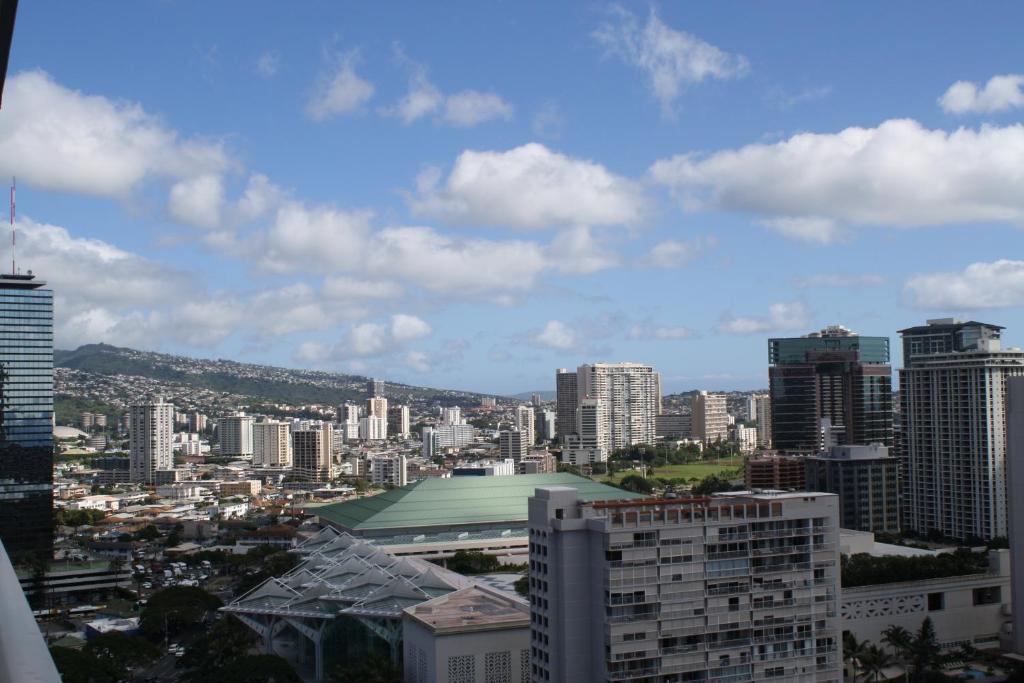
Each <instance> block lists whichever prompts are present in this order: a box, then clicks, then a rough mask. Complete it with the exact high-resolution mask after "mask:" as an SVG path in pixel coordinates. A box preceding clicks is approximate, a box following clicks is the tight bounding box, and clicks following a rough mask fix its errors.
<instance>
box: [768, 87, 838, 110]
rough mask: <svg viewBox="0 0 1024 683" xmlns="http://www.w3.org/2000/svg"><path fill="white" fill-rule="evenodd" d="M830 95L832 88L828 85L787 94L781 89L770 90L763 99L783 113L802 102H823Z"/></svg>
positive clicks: (787, 92)
mask: <svg viewBox="0 0 1024 683" xmlns="http://www.w3.org/2000/svg"><path fill="white" fill-rule="evenodd" d="M831 94H832V86H830V85H821V86H817V87H811V88H804V89H803V90H798V91H796V92H789V91H787V90H784V89H783V88H771V89H770V90H769V91H768V93H767V94H766V95H765V99H766V100H767V101H768V104H769V105H771V106H772V107H775V108H776V109H781V110H784V111H785V110H787V109H792V108H793V107H795V106H797V105H798V104H803V103H804V102H813V101H815V100H823V99H825V98H826V97H828V96H829V95H831Z"/></svg>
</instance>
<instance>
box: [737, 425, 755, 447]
mask: <svg viewBox="0 0 1024 683" xmlns="http://www.w3.org/2000/svg"><path fill="white" fill-rule="evenodd" d="M733 429H735V435H736V444H737V445H738V446H739V447H740V452H741V453H753V452H754V451H755V450H756V449H757V428H756V427H744V426H743V425H736V426H735V427H734V428H733Z"/></svg>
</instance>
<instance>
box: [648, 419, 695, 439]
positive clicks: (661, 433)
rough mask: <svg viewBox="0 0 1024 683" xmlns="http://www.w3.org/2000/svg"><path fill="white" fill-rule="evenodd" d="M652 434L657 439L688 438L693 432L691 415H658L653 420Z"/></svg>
mask: <svg viewBox="0 0 1024 683" xmlns="http://www.w3.org/2000/svg"><path fill="white" fill-rule="evenodd" d="M654 434H655V436H657V437H658V438H659V439H689V438H690V436H691V435H692V434H693V416H692V415H659V416H658V417H656V418H655V420H654Z"/></svg>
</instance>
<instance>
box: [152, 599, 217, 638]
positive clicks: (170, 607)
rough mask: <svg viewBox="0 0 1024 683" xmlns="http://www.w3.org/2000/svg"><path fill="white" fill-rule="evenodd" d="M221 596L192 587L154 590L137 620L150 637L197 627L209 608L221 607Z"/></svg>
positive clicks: (172, 633)
mask: <svg viewBox="0 0 1024 683" xmlns="http://www.w3.org/2000/svg"><path fill="white" fill-rule="evenodd" d="M223 604H224V603H223V602H221V600H220V598H218V597H217V596H216V595H212V594H210V593H207V592H206V591H204V590H203V589H202V588H196V587H194V586H173V587H171V588H165V589H164V590H162V591H159V592H157V593H154V594H153V595H152V596H150V598H149V602H147V603H146V607H145V608H144V609H143V610H142V614H141V615H140V619H139V629H140V630H141V631H142V634H143V635H144V636H146V637H147V638H150V639H151V640H157V639H159V638H163V637H165V636H170V635H175V634H177V633H181V632H182V631H184V630H186V629H189V628H193V627H195V626H198V625H199V624H200V623H202V621H203V619H204V618H205V617H206V614H207V613H208V612H210V611H211V610H215V609H217V608H218V607H221V606H223Z"/></svg>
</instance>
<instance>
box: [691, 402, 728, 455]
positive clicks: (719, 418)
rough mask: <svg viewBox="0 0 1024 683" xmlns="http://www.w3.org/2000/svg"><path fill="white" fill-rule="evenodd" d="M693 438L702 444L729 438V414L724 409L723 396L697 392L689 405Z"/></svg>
mask: <svg viewBox="0 0 1024 683" xmlns="http://www.w3.org/2000/svg"><path fill="white" fill-rule="evenodd" d="M691 422H692V427H691V429H692V432H693V438H695V439H700V440H701V441H703V442H704V443H714V442H716V441H725V440H726V438H728V436H729V412H728V410H727V409H726V402H725V394H709V393H708V392H706V391H699V392H697V393H696V394H695V395H694V397H693V402H692V403H691Z"/></svg>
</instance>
